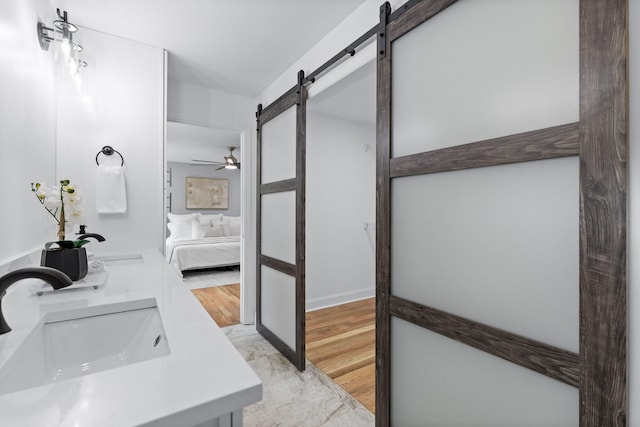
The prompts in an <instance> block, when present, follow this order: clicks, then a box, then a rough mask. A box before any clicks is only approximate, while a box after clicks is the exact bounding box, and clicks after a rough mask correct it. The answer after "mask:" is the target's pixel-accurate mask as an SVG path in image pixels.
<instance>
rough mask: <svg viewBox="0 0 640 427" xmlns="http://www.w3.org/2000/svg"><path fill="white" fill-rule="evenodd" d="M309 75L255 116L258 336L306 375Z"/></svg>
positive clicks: (260, 106)
mask: <svg viewBox="0 0 640 427" xmlns="http://www.w3.org/2000/svg"><path fill="white" fill-rule="evenodd" d="M303 80H304V73H303V72H302V71H300V73H298V85H297V86H295V87H293V88H292V89H291V90H289V91H288V92H287V93H286V94H285V95H283V96H281V97H280V98H278V99H277V100H276V101H275V102H273V103H272V104H270V105H269V106H267V107H266V108H264V109H263V108H262V105H258V111H257V113H256V118H257V131H258V144H257V153H258V170H257V174H256V175H257V176H256V178H257V189H258V194H257V212H256V214H257V223H258V224H257V225H258V227H257V230H256V232H257V233H256V234H257V235H256V240H257V242H256V243H257V244H256V249H257V250H256V252H257V253H256V258H257V260H256V261H257V262H256V264H257V266H258V268H257V271H256V303H257V306H256V330H257V331H258V332H259V333H260V334H262V335H263V336H264V337H265V338H266V339H267V340H268V341H269V342H270V343H271V344H273V346H274V347H275V348H277V349H278V350H279V351H280V352H281V353H282V354H283V355H284V356H285V357H286V358H287V359H289V361H290V362H291V363H293V364H294V365H295V366H296V368H298V369H299V370H300V371H304V369H305V311H304V307H305V275H304V272H305V242H306V237H305V194H306V191H305V176H306V169H305V167H306V166H305V165H306V158H305V153H306V138H305V135H306V100H307V91H306V88H305V87H304V86H303Z"/></svg>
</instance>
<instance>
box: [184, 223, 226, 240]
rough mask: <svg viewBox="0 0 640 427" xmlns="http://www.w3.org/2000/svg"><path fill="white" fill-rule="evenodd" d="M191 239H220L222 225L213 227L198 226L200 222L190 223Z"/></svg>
mask: <svg viewBox="0 0 640 427" xmlns="http://www.w3.org/2000/svg"><path fill="white" fill-rule="evenodd" d="M191 237H192V238H194V239H201V238H203V237H222V224H217V225H213V226H211V227H210V226H208V225H203V224H200V221H191Z"/></svg>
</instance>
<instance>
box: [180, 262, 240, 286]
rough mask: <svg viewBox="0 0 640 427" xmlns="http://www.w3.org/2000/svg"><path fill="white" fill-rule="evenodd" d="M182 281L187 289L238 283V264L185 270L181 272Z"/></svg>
mask: <svg viewBox="0 0 640 427" xmlns="http://www.w3.org/2000/svg"><path fill="white" fill-rule="evenodd" d="M182 281H183V282H184V283H185V284H186V285H187V286H188V287H189V289H201V288H209V287H211V286H222V285H231V284H235V283H240V266H239V265H236V266H232V267H223V268H211V269H207V270H194V271H185V272H184V273H183V274H182Z"/></svg>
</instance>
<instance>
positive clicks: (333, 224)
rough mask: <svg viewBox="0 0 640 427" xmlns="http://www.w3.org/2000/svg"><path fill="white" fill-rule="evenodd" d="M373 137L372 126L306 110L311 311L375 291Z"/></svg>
mask: <svg viewBox="0 0 640 427" xmlns="http://www.w3.org/2000/svg"><path fill="white" fill-rule="evenodd" d="M375 140H376V135H375V126H373V125H366V124H361V123H356V122H353V121H348V120H344V119H340V118H336V117H331V116H328V115H325V114H320V113H318V112H315V111H313V110H312V109H309V111H308V112H307V193H306V194H307V218H306V220H307V243H306V244H307V251H306V267H307V269H306V297H307V310H314V309H318V308H321V307H327V306H331V305H337V304H342V303H345V302H349V301H355V300H358V299H363V298H368V297H372V296H374V295H375V225H373V224H374V223H375V201H376V188H375V173H376V172H375ZM367 146H368V149H367ZM337 157H339V159H340V161H336V159H337ZM365 223H370V224H372V226H371V227H370V228H369V229H368V230H365Z"/></svg>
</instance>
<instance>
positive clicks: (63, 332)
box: [0, 298, 170, 394]
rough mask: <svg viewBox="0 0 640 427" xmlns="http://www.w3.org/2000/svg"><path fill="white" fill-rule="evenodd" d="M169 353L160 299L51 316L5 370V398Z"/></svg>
mask: <svg viewBox="0 0 640 427" xmlns="http://www.w3.org/2000/svg"><path fill="white" fill-rule="evenodd" d="M169 353H170V350H169V344H168V342H167V339H166V336H165V332H164V328H163V326H162V320H161V317H160V312H159V311H158V306H157V302H156V300H155V298H149V299H142V300H135V301H128V302H123V303H114V304H107V305H100V306H95V307H84V308H81V309H74V310H68V311H59V312H52V313H47V314H46V315H45V316H43V318H42V319H41V320H40V322H39V323H38V324H37V325H36V326H35V328H34V329H33V331H32V332H31V333H30V334H29V336H28V337H27V338H26V340H25V341H24V343H23V344H22V345H21V346H20V348H18V350H16V352H15V353H14V354H13V355H12V357H11V358H10V359H9V360H8V361H7V363H6V364H5V365H4V366H3V367H2V369H0V394H4V393H10V392H15V391H19V390H24V389H27V388H31V387H37V386H40V385H44V384H49V383H54V382H59V381H64V380H67V379H70V378H75V377H80V376H83V375H89V374H94V373H96V372H100V371H105V370H108V369H114V368H119V367H123V366H127V365H131V364H134V363H139V362H143V361H146V360H150V359H155V358H158V357H162V356H166V355H168V354H169Z"/></svg>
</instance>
